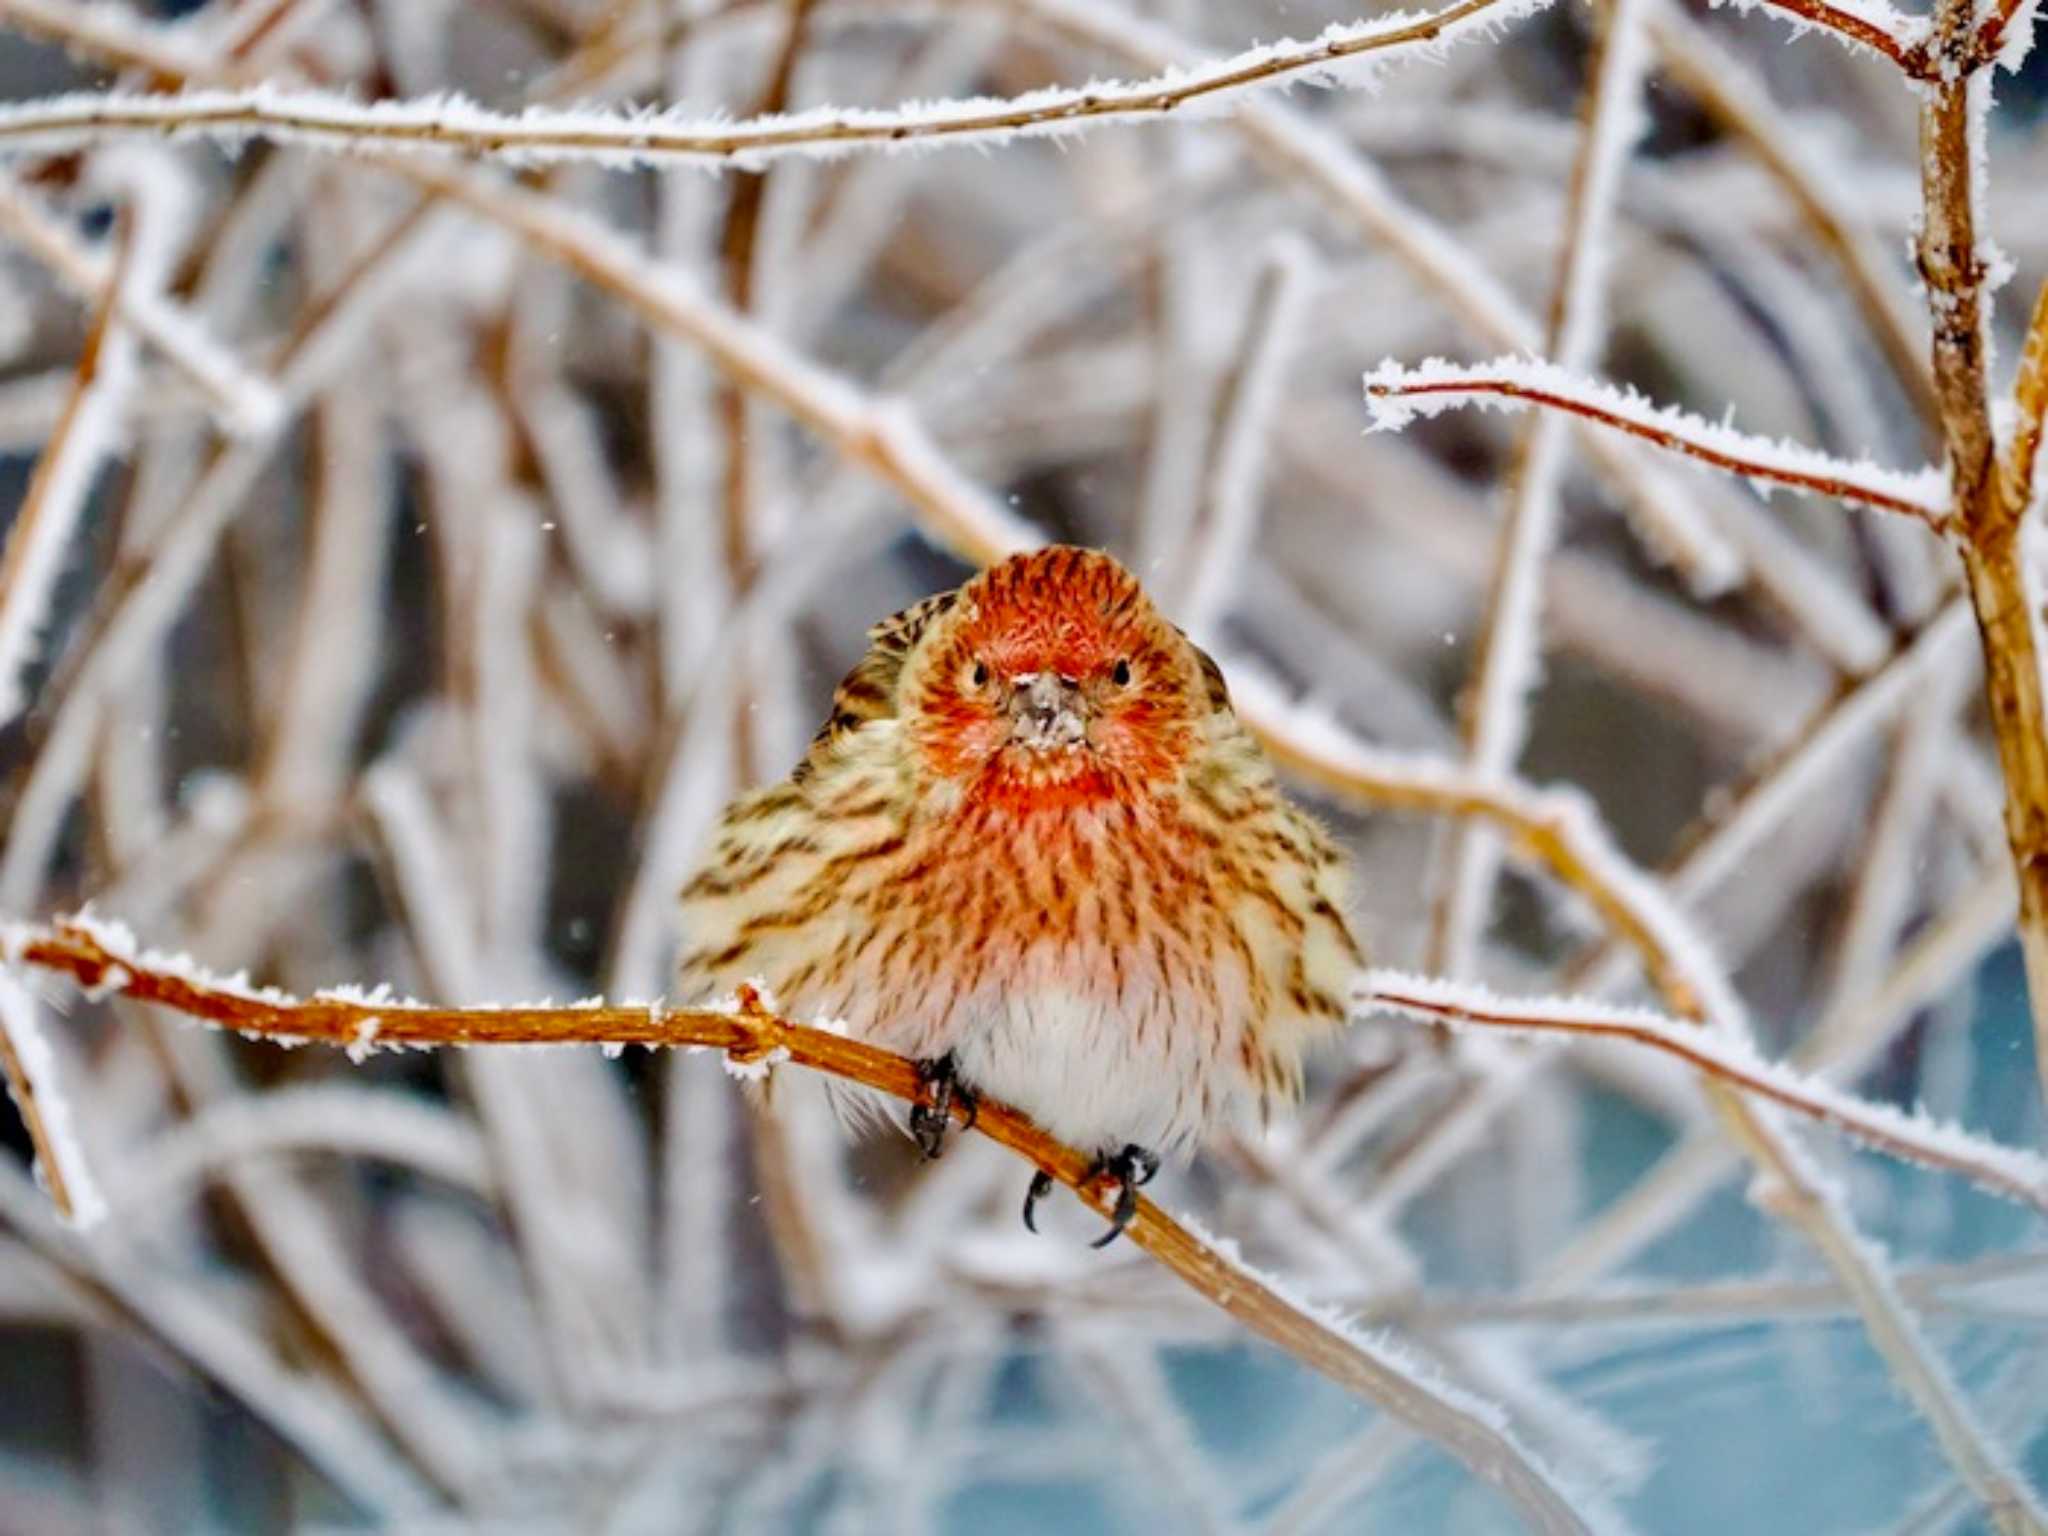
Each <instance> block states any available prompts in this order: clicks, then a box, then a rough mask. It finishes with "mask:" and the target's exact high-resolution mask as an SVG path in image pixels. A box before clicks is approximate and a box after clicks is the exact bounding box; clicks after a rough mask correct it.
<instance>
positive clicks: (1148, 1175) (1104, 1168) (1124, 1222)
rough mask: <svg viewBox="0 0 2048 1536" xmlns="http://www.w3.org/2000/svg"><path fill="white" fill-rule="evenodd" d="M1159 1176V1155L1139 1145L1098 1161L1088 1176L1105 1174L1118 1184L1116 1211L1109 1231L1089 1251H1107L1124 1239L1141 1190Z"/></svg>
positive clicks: (1112, 1216)
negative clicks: (1113, 1244)
mask: <svg viewBox="0 0 2048 1536" xmlns="http://www.w3.org/2000/svg"><path fill="white" fill-rule="evenodd" d="M1158 1172H1159V1155H1158V1154H1157V1153H1156V1152H1148V1151H1146V1150H1145V1149H1144V1148H1143V1147H1140V1146H1136V1145H1126V1146H1125V1148H1124V1149H1123V1151H1121V1152H1119V1153H1117V1154H1116V1156H1114V1157H1099V1158H1097V1159H1096V1160H1095V1166H1094V1167H1093V1168H1091V1169H1089V1171H1088V1176H1089V1177H1090V1178H1097V1177H1099V1176H1101V1175H1102V1174H1105V1173H1106V1174H1108V1175H1109V1176H1110V1177H1111V1178H1113V1179H1115V1180H1116V1185H1117V1188H1116V1207H1115V1209H1114V1210H1112V1211H1111V1212H1110V1215H1109V1230H1108V1231H1107V1232H1105V1233H1103V1234H1102V1236H1100V1237H1098V1238H1097V1239H1095V1241H1094V1242H1092V1243H1090V1244H1089V1245H1088V1246H1089V1247H1091V1248H1107V1247H1108V1246H1109V1245H1110V1244H1111V1243H1113V1242H1115V1241H1116V1240H1117V1239H1118V1238H1119V1237H1121V1236H1123V1231H1124V1228H1125V1227H1128V1226H1129V1225H1130V1224H1131V1218H1132V1217H1134V1216H1136V1215H1137V1214H1138V1187H1139V1186H1140V1185H1142V1184H1150V1183H1151V1182H1152V1180H1153V1177H1154V1176H1155V1175H1156V1174H1157V1173H1158Z"/></svg>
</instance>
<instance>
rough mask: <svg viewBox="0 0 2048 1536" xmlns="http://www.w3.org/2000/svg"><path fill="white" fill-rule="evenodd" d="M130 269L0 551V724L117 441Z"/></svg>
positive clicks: (16, 707)
mask: <svg viewBox="0 0 2048 1536" xmlns="http://www.w3.org/2000/svg"><path fill="white" fill-rule="evenodd" d="M132 247H133V241H132V240H124V242H123V251H124V255H125V253H126V252H127V251H128V250H130V249H132ZM131 270H132V268H131V265H130V263H129V262H127V261H126V260H123V261H120V262H118V263H117V264H116V267H115V273H114V277H113V280H112V281H111V282H110V283H109V284H108V286H107V289H106V293H105V296H104V297H103V298H102V300H101V301H100V305H99V309H98V311H97V312H96V313H95V314H94V316H93V322H92V328H91V329H90V330H89V331H87V333H86V337H85V347H84V350H83V351H82V352H80V354H79V358H78V367H77V371H76V373H75V374H74V376H73V379H72V384H71V392H70V395H69V396H68V397H67V398H66V400H65V402H64V408H63V410H62V412H61V413H60V414H59V415H58V417H57V420H56V422H55V424H54V425H53V426H52V427H51V428H50V435H49V437H48V439H47V440H46V441H45V442H44V444H43V451H42V454H41V456H40V457H39V458H37V460H36V468H35V474H34V477H33V478H32V479H31V480H30V481H29V485H28V490H27V491H26V492H25V493H24V494H23V495H22V498H21V505H20V506H19V507H17V508H16V509H15V513H14V520H13V523H12V524H11V525H10V526H9V528H8V530H7V546H6V549H5V551H4V553H0V726H5V725H6V724H7V723H8V722H10V721H12V720H13V719H14V717H15V716H16V715H18V714H19V713H20V712H21V710H22V708H23V706H24V705H25V704H26V703H27V694H26V687H25V683H26V679H25V674H26V673H27V671H28V669H29V668H30V666H31V665H32V664H33V662H34V660H35V647H36V642H37V640H38V639H39V637H40V632H41V630H42V628H43V625H44V624H45V622H46V621H47V620H48V618H49V614H50V598H51V594H52V593H53V591H54V590H55V588H56V584H57V575H58V572H59V570H60V569H61V568H62V563H63V557H64V553H65V551H66V549H67V548H69V546H70V543H71V538H72V534H73V531H74V530H75V529H76V528H77V526H78V523H79V520H80V518H81V517H83V515H84V513H85V506H86V499H87V497H88V496H90V494H91V492H92V487H93V481H94V479H95V478H96V477H97V476H98V473H99V470H100V467H101V465H102V464H103V463H104V462H105V461H106V459H107V457H108V456H109V454H110V453H112V451H113V450H114V448H115V447H116V445H117V444H118V442H119V434H120V430H121V426H122V420H121V416H122V410H123V407H124V406H125V404H126V402H127V398H128V394H129V391H130V388H131V386H132V384H133V382H134V377H135V345H134V341H133V338H132V336H131V335H130V334H129V333H128V332H127V331H126V329H125V328H123V327H121V326H118V325H114V324H111V323H110V322H111V321H112V319H113V315H114V311H115V309H116V308H117V307H118V306H119V304H120V300H121V295H122V293H123V291H124V290H125V289H126V287H127V283H128V274H129V272H130V271H131Z"/></svg>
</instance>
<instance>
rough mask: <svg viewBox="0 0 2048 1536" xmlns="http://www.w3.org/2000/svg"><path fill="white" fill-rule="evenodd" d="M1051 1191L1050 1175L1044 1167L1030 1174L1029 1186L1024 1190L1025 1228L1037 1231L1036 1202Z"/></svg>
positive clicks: (1033, 1231)
mask: <svg viewBox="0 0 2048 1536" xmlns="http://www.w3.org/2000/svg"><path fill="white" fill-rule="evenodd" d="M1051 1193H1052V1175H1051V1174H1049V1173H1047V1172H1046V1171H1045V1170H1044V1169H1040V1170H1039V1171H1038V1172H1037V1173H1034V1174H1033V1175H1031V1187H1030V1188H1029V1189H1027V1190H1026V1191H1024V1226H1025V1228H1026V1230H1028V1231H1030V1232H1032V1233H1034V1234H1035V1233H1036V1232H1037V1231H1038V1217H1037V1215H1036V1212H1037V1210H1038V1202H1039V1201H1041V1200H1043V1199H1044V1198H1045V1197H1046V1196H1047V1195H1049V1194H1051Z"/></svg>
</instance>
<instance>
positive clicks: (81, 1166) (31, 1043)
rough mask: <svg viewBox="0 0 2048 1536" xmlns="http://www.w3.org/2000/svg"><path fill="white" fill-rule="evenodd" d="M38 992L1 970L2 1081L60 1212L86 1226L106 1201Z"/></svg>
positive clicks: (41, 1178) (38, 1174)
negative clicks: (83, 1146) (61, 1082)
mask: <svg viewBox="0 0 2048 1536" xmlns="http://www.w3.org/2000/svg"><path fill="white" fill-rule="evenodd" d="M40 1007H41V1005H40V1004H39V1003H38V1002H37V1001H36V997H35V994H34V993H32V992H31V991H29V989H28V988H27V987H25V986H23V985H22V984H21V983H20V982H19V981H17V980H16V979H15V978H14V977H13V976H12V975H10V974H8V973H7V972H6V971H5V970H0V1082H4V1084H5V1086H6V1089H7V1092H8V1095H9V1096H10V1097H11V1098H12V1099H13V1100H14V1107H15V1109H16V1111H17V1112H18V1113H19V1114H20V1115H21V1123H22V1125H23V1126H24V1127H25V1128H26V1129H27V1131H28V1139H29V1145H30V1146H32V1147H33V1148H34V1149H35V1155H36V1178H37V1180H38V1181H39V1182H40V1183H41V1184H42V1186H43V1188H44V1189H45V1190H47V1191H48V1192H49V1196H50V1204H52V1205H54V1206H55V1207H56V1208H57V1214H58V1215H60V1216H62V1217H63V1218H64V1220H65V1221H67V1222H69V1223H70V1224H71V1225H73V1226H79V1227H87V1226H91V1225H93V1224H94V1223H96V1222H98V1221H99V1220H100V1219H101V1218H102V1217H103V1216H104V1215H105V1213H106V1202H105V1200H104V1199H103V1197H102V1196H101V1194H100V1191H99V1186H98V1185H97V1184H96V1183H95V1182H94V1180H93V1177H92V1173H91V1170H90V1169H89V1168H88V1167H87V1166H86V1161H85V1155H84V1153H83V1152H82V1151H81V1150H80V1147H79V1143H78V1133H77V1127H76V1126H75V1125H74V1123H73V1121H72V1118H71V1103H70V1101H69V1100H68V1099H66V1098H65V1097H64V1096H63V1093H62V1092H61V1091H60V1089H59V1088H58V1086H57V1060H56V1053H55V1052H54V1051H53V1050H52V1049H51V1048H50V1042H49V1041H48V1039H46V1038H45V1037H44V1035H43V1027H42V1021H41V1020H40V1019H39V1018H38V1016H37V1015H38V1011H39V1009H40Z"/></svg>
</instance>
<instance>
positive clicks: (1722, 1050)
mask: <svg viewBox="0 0 2048 1536" xmlns="http://www.w3.org/2000/svg"><path fill="white" fill-rule="evenodd" d="M1358 998H1359V1003H1360V1006H1362V1007H1365V1008H1369V1009H1370V1008H1384V1009H1387V1010H1389V1011H1391V1012H1394V1013H1399V1014H1404V1015H1406V1016H1408V1017H1410V1018H1416V1019H1422V1020H1424V1021H1426V1022H1429V1023H1433V1024H1443V1025H1448V1026H1452V1027H1457V1028H1470V1029H1475V1030H1484V1031H1487V1032H1501V1033H1507V1034H1520V1035H1526V1036H1530V1037H1532V1038H1552V1037H1557V1036H1571V1037H1576V1038H1579V1039H1593V1040H1620V1041H1625V1042H1627V1043H1629V1044H1631V1045H1639V1046H1643V1047H1645V1048H1647V1049H1649V1050H1653V1051H1658V1052H1661V1053H1662V1054H1664V1055H1667V1056H1671V1057H1674V1058H1676V1059H1677V1060H1679V1061H1682V1062H1684V1063H1685V1064H1686V1065H1687V1066H1689V1067H1691V1068H1692V1069H1693V1070H1694V1071H1696V1072H1700V1073H1702V1074H1704V1075H1706V1076H1708V1077H1712V1078H1717V1079H1719V1080H1720V1081H1722V1082H1726V1083H1732V1084H1733V1085H1734V1086H1736V1087H1737V1088H1740V1089H1741V1090H1742V1091H1743V1092H1745V1093H1749V1094H1754V1095H1756V1096H1757V1097H1759V1098H1764V1099H1768V1100H1770V1101H1771V1102H1772V1103H1774V1104H1779V1105H1782V1106H1783V1107H1785V1108H1786V1109H1789V1110H1792V1111H1794V1112H1795V1113H1798V1114H1801V1115H1805V1116H1808V1117H1810V1118H1812V1119H1814V1120H1818V1121H1821V1122H1822V1123H1823V1124H1826V1125H1831V1126H1833V1127H1835V1128H1836V1129H1837V1130H1839V1131H1841V1132H1843V1133H1844V1134H1846V1135H1848V1136H1850V1137H1852V1138H1853V1139H1855V1140H1857V1141H1860V1142H1862V1143H1864V1144H1865V1145H1866V1146H1869V1147H1873V1148H1875V1149H1876V1150H1878V1151H1880V1152H1885V1153H1888V1154H1890V1155H1891V1156H1893V1157H1897V1158H1901V1159H1903V1160H1905V1161H1907V1162H1913V1163H1919V1164H1921V1165H1923V1166H1925V1167H1929V1168H1938V1169H1941V1170H1942V1171H1944V1172H1946V1173H1954V1174H1959V1175H1961V1176H1962V1177H1964V1178H1966V1179H1969V1180H1970V1181H1971V1182H1972V1183H1975V1184H1978V1185H1980V1186H1982V1187H1983V1188H1985V1189H1988V1190H1991V1191H1992V1192H1993V1193H1995V1194H1998V1195H2002V1196H2003V1197H2005V1198H2006V1199H2008V1200H2014V1201H2017V1202H2019V1203H2020V1204H2022V1205H2029V1206H2032V1207H2034V1208H2035V1209H2036V1210H2040V1211H2044V1212H2048V1159H2044V1158H2042V1157H2041V1156H2040V1155H2038V1154H2036V1153H2033V1152H2028V1151H2024V1150H2021V1149H2019V1148H2014V1147H2003V1146H1999V1145H1997V1144H1995V1143H1992V1142H1987V1141H1984V1140H1983V1139H1981V1138H1979V1137H1976V1136H1973V1135H1971V1134H1970V1133H1969V1132H1967V1131H1965V1130H1962V1129H1961V1128H1960V1127H1957V1126H1952V1125H1944V1124H1941V1123H1940V1122H1938V1121H1935V1120H1931V1119H1929V1118H1927V1117H1926V1116H1924V1115H1917V1114H1911V1113H1908V1112H1906V1111H1904V1110H1900V1109H1896V1108H1894V1107H1893V1106H1891V1105H1888V1104H1874V1103H1871V1102H1869V1101H1868V1100H1865V1099H1860V1098H1858V1097H1857V1096H1856V1095H1854V1094H1851V1093H1845V1092H1843V1091H1842V1090H1841V1089H1839V1088H1836V1087H1834V1086H1833V1085H1832V1084H1830V1083H1824V1082H1821V1081H1819V1080H1818V1079H1815V1078H1811V1077H1807V1076H1805V1075H1804V1074H1802V1073H1799V1072H1796V1071H1794V1070H1792V1069H1791V1068H1789V1067H1785V1066H1783V1065H1780V1064H1779V1063H1777V1062H1772V1061H1767V1060H1766V1059H1764V1058H1763V1057H1762V1056H1760V1055H1758V1054H1757V1052H1756V1050H1755V1048H1754V1047H1752V1046H1751V1045H1749V1044H1748V1042H1746V1041H1739V1040H1731V1039H1727V1038H1722V1037H1717V1036H1715V1035H1713V1034H1711V1033H1709V1032H1707V1031H1705V1030H1702V1029H1700V1028H1699V1026H1697V1025H1686V1024H1682V1023H1680V1022H1679V1021H1678V1020H1676V1019H1673V1018H1670V1017H1668V1016H1667V1015H1663V1014H1657V1013H1651V1012H1649V1011H1647V1010H1644V1009H1637V1008H1615V1007H1610V1006H1608V1005H1606V1004H1602V1003H1597V1002H1593V1001H1591V1000H1589V999H1584V998H1504V997H1499V996H1496V995H1494V994H1493V993H1490V992H1488V991H1486V990H1485V989H1483V988H1479V987H1472V986H1464V985H1458V984H1455V983H1452V982H1448V981H1443V980H1439V979H1437V978H1434V977H1423V976H1410V975H1405V974H1403V973H1401V972H1398V971H1373V972H1370V973H1368V974H1367V975H1366V976H1365V977H1363V978H1362V979H1361V981H1360V983H1359V992H1358Z"/></svg>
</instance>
